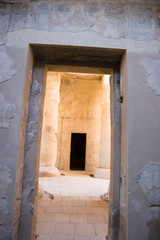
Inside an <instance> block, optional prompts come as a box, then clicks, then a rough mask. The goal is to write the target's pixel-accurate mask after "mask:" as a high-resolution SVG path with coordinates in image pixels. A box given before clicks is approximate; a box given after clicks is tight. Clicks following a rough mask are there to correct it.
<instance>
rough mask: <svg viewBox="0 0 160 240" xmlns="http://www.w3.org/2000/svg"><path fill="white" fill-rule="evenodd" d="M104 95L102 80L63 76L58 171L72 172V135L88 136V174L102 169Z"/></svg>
mask: <svg viewBox="0 0 160 240" xmlns="http://www.w3.org/2000/svg"><path fill="white" fill-rule="evenodd" d="M86 78H87V77H86ZM94 78H95V77H94ZM102 91H103V90H102V81H101V80H99V79H92V78H90V79H89V80H88V79H85V76H83V75H79V76H78V75H77V76H76V75H73V74H70V75H68V76H65V75H64V76H62V79H61V86H60V103H59V119H58V136H57V138H58V158H57V167H58V168H60V169H61V170H69V169H70V146H71V133H86V134H87V137H86V138H87V139H86V164H85V170H86V171H93V170H94V168H95V167H97V166H99V155H100V138H101V104H102Z"/></svg>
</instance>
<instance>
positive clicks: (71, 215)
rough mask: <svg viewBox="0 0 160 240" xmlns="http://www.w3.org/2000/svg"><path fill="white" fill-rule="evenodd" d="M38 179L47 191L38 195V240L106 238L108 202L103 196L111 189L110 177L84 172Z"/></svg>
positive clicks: (102, 239) (94, 239) (104, 239)
mask: <svg viewBox="0 0 160 240" xmlns="http://www.w3.org/2000/svg"><path fill="white" fill-rule="evenodd" d="M63 174H64V175H65V176H62V175H61V176H59V177H52V178H47V177H43V178H40V179H39V182H40V184H41V186H42V187H43V189H44V191H47V192H48V193H51V194H53V196H54V199H53V200H52V199H50V198H49V196H48V195H47V194H45V193H44V194H43V197H41V198H39V201H38V209H37V228H36V233H37V239H38V240H106V236H107V232H108V210H109V204H108V203H107V202H106V201H102V200H101V199H100V196H101V195H102V194H104V193H106V192H108V186H109V180H106V179H96V178H93V177H91V176H89V175H87V173H85V172H84V173H83V172H65V173H63Z"/></svg>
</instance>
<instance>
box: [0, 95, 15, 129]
mask: <svg viewBox="0 0 160 240" xmlns="http://www.w3.org/2000/svg"><path fill="white" fill-rule="evenodd" d="M15 113H16V107H15V105H14V104H11V103H8V102H7V101H6V100H5V98H4V96H3V95H2V94H1V93H0V128H9V127H10V125H11V122H12V119H13V118H14V117H15Z"/></svg>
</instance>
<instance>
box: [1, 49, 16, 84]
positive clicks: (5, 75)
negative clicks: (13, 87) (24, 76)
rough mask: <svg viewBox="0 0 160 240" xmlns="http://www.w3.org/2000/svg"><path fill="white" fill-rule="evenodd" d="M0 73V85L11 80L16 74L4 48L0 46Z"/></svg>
mask: <svg viewBox="0 0 160 240" xmlns="http://www.w3.org/2000/svg"><path fill="white" fill-rule="evenodd" d="M0 72H1V74H0V83H3V82H5V81H7V80H9V79H11V78H12V77H13V76H14V75H15V74H16V70H15V69H14V66H13V60H12V59H11V58H10V57H9V55H8V53H7V50H6V48H5V47H4V46H0Z"/></svg>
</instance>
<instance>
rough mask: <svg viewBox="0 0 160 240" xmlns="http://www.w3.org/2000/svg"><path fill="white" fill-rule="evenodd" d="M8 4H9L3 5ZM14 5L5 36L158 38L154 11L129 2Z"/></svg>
mask: <svg viewBox="0 0 160 240" xmlns="http://www.w3.org/2000/svg"><path fill="white" fill-rule="evenodd" d="M9 2H10V3H11V2H13V1H7V3H9ZM2 3H3V1H2ZM14 3H15V4H12V8H11V11H10V14H8V15H10V18H9V27H8V31H9V32H12V31H16V30H20V29H26V28H30V29H36V30H44V31H49V32H54V31H69V32H75V33H76V32H81V31H91V32H96V33H98V34H99V35H101V36H103V37H108V38H115V39H117V38H132V39H136V40H150V39H155V38H157V37H159V36H158V35H157V32H156V28H157V27H158V24H159V14H158V7H157V9H156V11H155V12H154V10H153V6H152V5H149V3H148V5H147V6H142V5H140V4H139V3H138V2H137V3H134V5H133V3H132V1H131V2H130V1H129V2H128V1H113V0H112V1H107V2H104V1H87V2H86V1H82V0H81V1H78V2H75V1H68V0H67V1H65V2H64V1H50V0H48V1H38V2H37V1H31V2H28V1H25V0H23V1H18V0H17V1H14ZM154 4H156V3H154ZM5 5H7V4H5ZM8 5H9V4H8ZM155 19H156V21H155ZM5 24H6V21H5ZM5 24H3V25H5Z"/></svg>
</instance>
